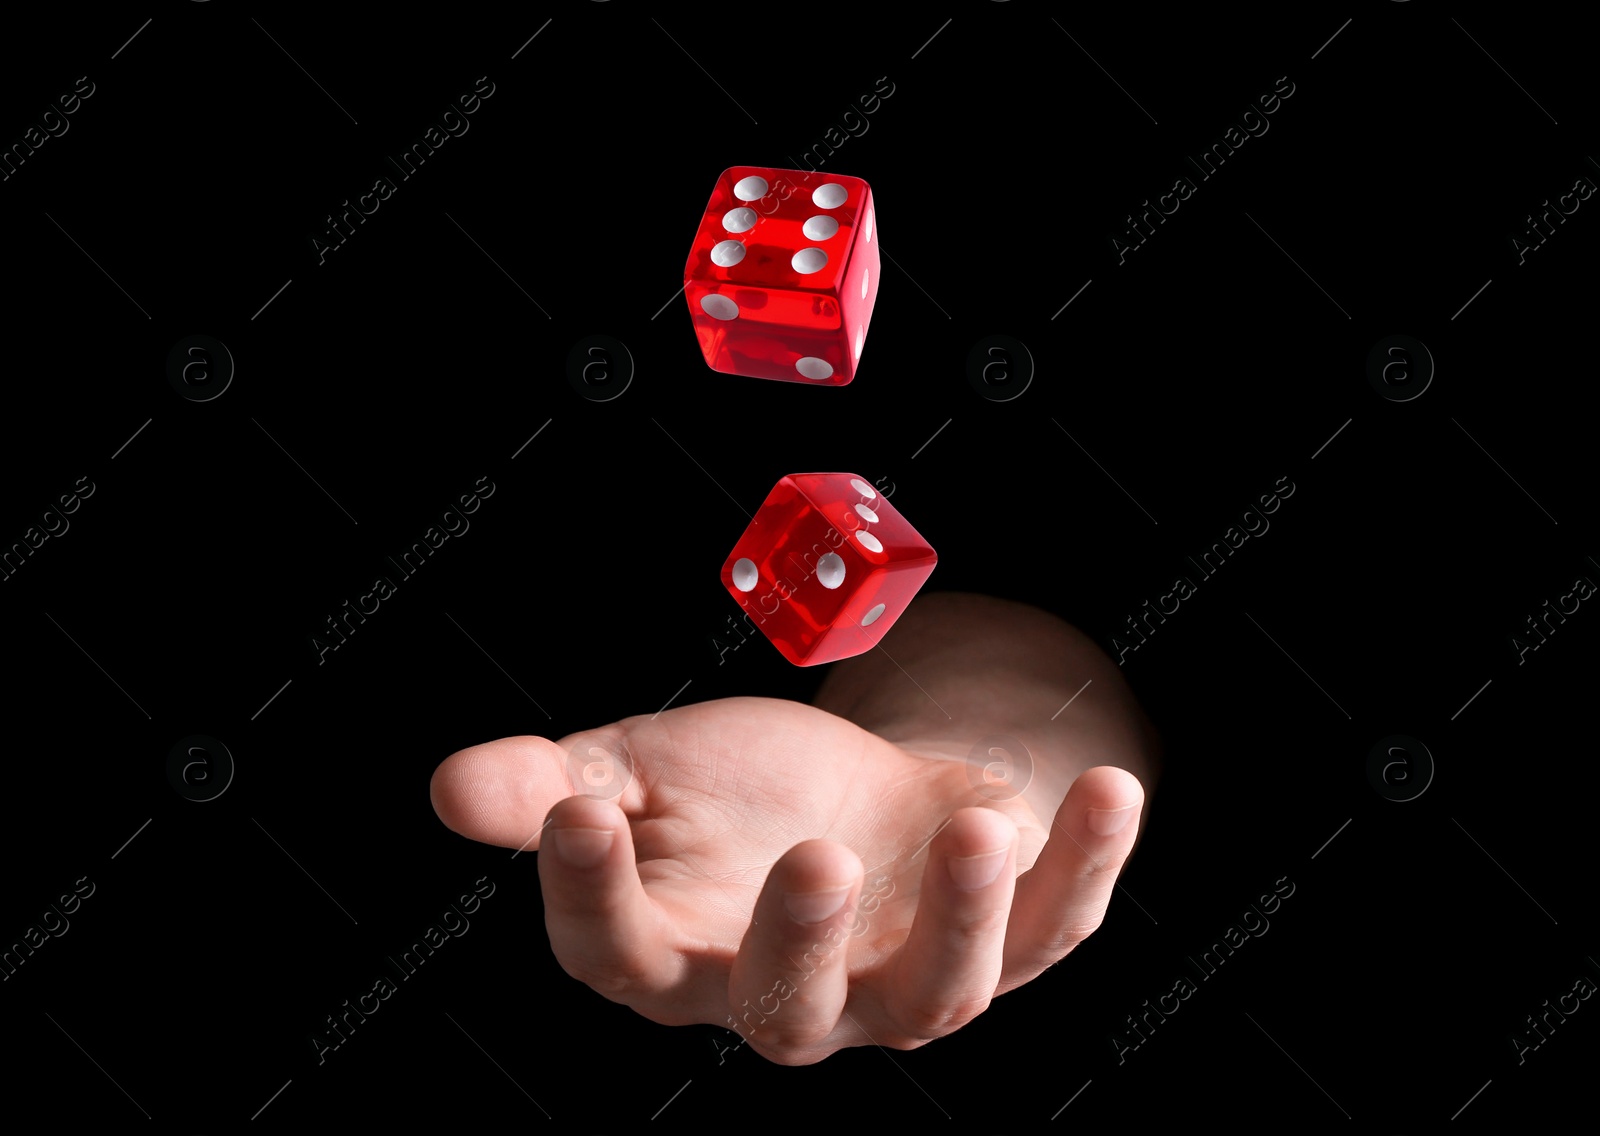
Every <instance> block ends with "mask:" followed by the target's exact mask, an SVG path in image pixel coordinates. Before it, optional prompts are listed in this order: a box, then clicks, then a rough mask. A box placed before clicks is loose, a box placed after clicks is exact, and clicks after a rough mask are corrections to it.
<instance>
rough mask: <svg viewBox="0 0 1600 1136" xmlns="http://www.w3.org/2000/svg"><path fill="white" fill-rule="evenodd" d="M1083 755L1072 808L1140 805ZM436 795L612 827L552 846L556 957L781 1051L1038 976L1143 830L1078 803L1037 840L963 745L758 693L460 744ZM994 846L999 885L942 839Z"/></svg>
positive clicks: (903, 1023) (476, 823) (495, 823)
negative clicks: (972, 870)
mask: <svg viewBox="0 0 1600 1136" xmlns="http://www.w3.org/2000/svg"><path fill="white" fill-rule="evenodd" d="M595 762H599V763H600V764H601V775H600V776H596V775H595V764H594V763H595ZM606 772H609V774H610V776H609V777H607V776H605V773H606ZM1091 774H1094V775H1098V776H1091ZM1091 774H1085V776H1084V777H1083V778H1080V781H1084V780H1088V781H1090V782H1091V783H1090V784H1089V785H1088V786H1087V787H1086V788H1085V791H1084V792H1083V793H1082V794H1079V793H1078V792H1077V790H1078V787H1077V786H1076V785H1075V786H1074V795H1078V796H1081V797H1083V798H1085V800H1084V801H1080V802H1079V805H1080V807H1079V808H1078V810H1077V812H1078V813H1079V814H1081V813H1083V808H1082V807H1081V806H1082V805H1084V804H1087V805H1088V807H1090V808H1094V807H1097V806H1099V807H1101V808H1104V807H1106V806H1107V805H1108V804H1115V805H1122V806H1124V808H1125V801H1127V800H1130V799H1131V800H1132V801H1133V802H1134V803H1135V804H1137V803H1138V801H1139V796H1138V795H1137V794H1138V783H1137V781H1135V780H1134V779H1133V778H1131V777H1129V776H1128V775H1127V774H1125V773H1122V772H1121V771H1120V770H1110V769H1100V770H1093V771H1091ZM597 781H599V782H601V784H595V782H597ZM1128 783H1131V787H1132V790H1133V793H1132V795H1130V793H1129V788H1130V786H1129V784H1128ZM574 793H579V794H584V793H587V794H600V795H602V796H603V797H609V798H611V799H610V800H603V799H596V798H595V797H592V796H586V795H576V796H575V795H574ZM1070 796H1071V795H1069V803H1070ZM434 798H435V804H436V807H438V808H439V811H440V814H441V816H443V817H444V819H445V820H446V822H447V823H450V824H451V826H452V827H454V828H456V829H457V830H458V831H463V832H465V833H467V834H468V835H474V836H476V837H478V838H479V839H486V840H491V841H493V842H496V843H502V844H507V845H510V846H514V847H518V846H530V847H542V841H541V840H540V839H539V838H538V837H536V838H535V839H534V840H533V841H532V842H529V840H528V834H529V833H530V832H532V831H534V830H535V829H536V828H539V826H540V825H541V823H544V824H546V825H547V826H548V827H547V828H546V829H541V830H540V836H541V837H542V836H547V835H548V828H553V829H555V830H557V831H561V832H565V831H567V830H572V829H578V830H589V831H590V832H591V833H592V832H594V831H595V830H602V829H610V830H612V831H613V832H614V833H615V837H614V838H613V843H612V845H611V847H610V848H609V849H608V850H607V851H606V852H604V854H603V857H602V859H601V861H600V863H598V864H596V865H594V866H592V867H575V866H572V865H569V864H566V863H564V862H563V860H562V858H561V857H559V856H557V855H556V854H555V852H554V851H553V850H545V851H541V855H540V857H539V860H540V863H539V871H540V876H541V880H542V882H543V884H544V892H545V904H546V925H547V929H548V931H549V933H550V938H551V944H552V949H553V950H554V951H555V953H556V957H557V958H558V960H560V962H561V964H562V966H563V968H564V969H566V970H567V972H568V973H569V974H571V975H573V976H574V977H576V978H579V979H580V980H582V981H584V982H586V983H587V984H588V985H590V986H591V987H593V988H594V989H596V990H597V991H599V992H600V993H601V994H603V995H605V996H606V997H608V998H611V999H612V1000H613V1001H618V1002H622V1003H624V1004H626V1005H628V1006H631V1007H632V1008H633V1009H635V1010H636V1011H638V1012H639V1013H641V1014H643V1015H644V1016H645V1017H648V1018H650V1019H652V1020H654V1021H657V1022H661V1023H663V1024H668V1025H678V1024H689V1023H696V1022H703V1023H714V1024H723V1025H730V1026H731V1027H732V1028H735V1029H737V1030H738V1031H739V1032H740V1034H741V1035H742V1036H743V1037H745V1039H746V1040H747V1041H749V1042H750V1043H751V1044H752V1046H753V1047H754V1048H756V1049H757V1050H758V1051H760V1052H762V1053H763V1054H764V1055H766V1056H768V1057H770V1058H772V1059H774V1060H778V1061H782V1062H785V1063H793V1064H801V1063H808V1062H811V1061H816V1060H820V1059H821V1058H822V1057H824V1056H827V1055H828V1054H829V1053H831V1052H833V1051H835V1050H836V1049H838V1048H841V1047H844V1046H848V1045H862V1044H871V1043H873V1042H876V1043H878V1044H883V1045H888V1046H892V1047H896V1048H913V1047H915V1046H917V1045H921V1044H924V1043H925V1042H926V1041H928V1040H931V1039H932V1038H934V1037H938V1036H942V1035H943V1034H945V1033H948V1032H950V1030H952V1029H954V1028H958V1027H959V1026H960V1025H962V1024H964V1023H965V1022H966V1021H968V1020H970V1019H971V1018H972V1017H973V1016H975V1015H976V1014H977V1013H979V1012H981V1011H982V1009H984V1008H985V1007H986V1006H987V1005H988V1002H989V999H990V998H992V997H993V996H994V995H995V994H997V993H1000V992H1004V991H1005V990H1009V989H1011V988H1014V987H1015V986H1019V985H1021V984H1023V983H1024V982H1026V981H1028V980H1030V979H1031V978H1033V977H1034V976H1036V975H1037V974H1038V973H1039V972H1040V971H1041V970H1042V969H1044V968H1045V967H1046V966H1049V965H1051V964H1052V963H1054V962H1055V961H1058V960H1059V958H1060V957H1061V956H1062V955H1064V954H1065V953H1066V952H1067V951H1068V950H1070V949H1071V947H1072V946H1073V945H1075V943H1076V942H1077V941H1080V940H1081V939H1082V938H1083V937H1084V936H1086V935H1087V934H1088V933H1089V932H1090V931H1092V930H1093V929H1094V927H1095V926H1096V925H1098V923H1099V919H1100V915H1101V914H1102V913H1103V910H1104V903H1105V901H1106V900H1107V899H1109V889H1110V887H1111V885H1112V882H1113V881H1114V878H1115V870H1116V869H1118V868H1120V866H1121V862H1122V859H1123V858H1124V857H1125V855H1126V851H1127V849H1128V848H1129V847H1131V842H1132V836H1133V833H1132V831H1127V832H1125V833H1119V834H1116V835H1112V836H1101V835H1095V834H1094V833H1092V832H1090V831H1089V830H1088V829H1086V828H1085V827H1084V825H1083V823H1082V821H1081V819H1080V820H1079V823H1076V824H1073V823H1072V822H1071V820H1070V818H1069V820H1068V823H1067V824H1066V825H1063V824H1062V823H1061V822H1060V820H1059V819H1058V820H1057V821H1056V823H1055V825H1054V828H1053V831H1054V835H1055V838H1056V839H1055V842H1054V843H1050V842H1049V838H1050V836H1051V833H1052V825H1051V823H1050V822H1049V821H1041V820H1040V818H1039V817H1038V816H1036V815H1035V813H1034V811H1033V809H1032V808H1031V807H1030V806H1029V804H1028V803H1027V802H1026V801H1025V800H1024V799H1023V798H1022V797H1020V796H1015V797H1011V798H1010V799H1007V800H991V799H989V798H987V797H985V796H984V795H983V794H981V793H979V792H978V790H977V789H976V787H975V786H974V784H973V780H972V778H971V771H970V767H969V766H968V765H967V764H966V763H965V762H963V761H959V760H954V761H953V760H950V759H948V758H941V757H936V756H931V755H925V754H920V753H915V752H911V751H908V750H907V749H904V748H902V747H900V746H897V745H894V744H892V743H890V742H888V741H885V740H884V739H882V738H879V737H877V736H876V735H874V734H871V733H869V732H867V731H865V730H863V729H861V728H860V727H858V726H856V725H854V724H852V723H850V722H848V721H846V720H845V719H843V718H839V717H836V716H834V715H832V714H829V713H826V712H825V711H822V710H819V709H816V708H815V707H811V706H806V705H803V704H800V703H795V702H784V701H777V700H773V699H758V698H735V699H724V700H721V701H716V702H709V703H703V704H700V705H695V706H689V707H684V708H681V709H678V710H672V711H668V712H665V713H662V714H660V715H658V716H656V717H655V718H653V719H651V718H633V719H627V720H625V721H623V722H620V723H617V724H616V725H614V726H611V727H608V728H606V729H603V730H599V731H594V732H591V733H585V734H580V735H573V736H571V737H568V738H564V739H561V740H560V742H559V743H557V742H550V741H546V740H544V739H539V738H521V739H506V740H504V741H501V742H495V743H490V744H489V745H488V746H479V747H475V748H474V749H471V750H465V751H463V752H462V753H460V754H457V755H455V756H454V757H452V758H451V759H450V760H449V761H448V762H446V763H445V765H444V766H442V767H441V769H440V772H439V774H438V775H436V777H435V783H434ZM1103 798H1117V799H1116V800H1115V801H1108V800H1105V799H1103ZM619 807H620V810H621V812H620V815H619V814H618V812H617V809H618V808H619ZM1065 811H1066V806H1063V812H1065ZM547 813H548V816H549V819H548V821H547V822H546V821H545V816H546V814H547ZM623 818H625V823H623ZM1069 829H1073V830H1075V831H1069ZM996 849H999V850H1000V856H1001V857H1002V859H1003V863H1001V864H1000V866H999V871H998V874H997V875H996V876H995V878H994V880H993V882H992V883H989V884H986V885H983V886H979V887H976V888H961V887H958V886H956V884H955V883H954V880H955V878H956V877H955V875H954V874H953V871H954V869H953V868H952V867H951V866H950V864H949V861H951V860H952V859H955V860H966V859H970V858H972V857H974V856H975V855H976V854H979V853H989V852H993V851H994V850H996ZM1047 849H1048V850H1049V852H1048V854H1046V855H1044V856H1043V858H1042V861H1041V853H1045V852H1046V850H1047ZM1036 864H1038V865H1039V870H1038V871H1033V870H1032V869H1034V868H1035V866H1036ZM1023 873H1027V874H1026V875H1023ZM1019 876H1020V877H1021V878H1020V879H1019V878H1018V877H1019ZM968 882H969V883H970V882H971V881H970V880H969V881H968ZM838 885H848V888H849V890H848V893H847V894H846V896H845V898H844V902H843V904H842V906H841V907H840V908H839V909H838V911H837V913H836V914H834V915H832V916H827V917H824V918H823V919H821V920H819V921H817V922H814V923H802V922H798V921H797V920H796V919H795V918H793V917H792V915H791V909H790V908H789V907H788V906H787V905H786V904H785V896H787V895H792V894H795V893H800V894H802V895H815V894H816V893H818V892H821V891H824V890H829V889H836V888H837V887H838ZM1014 900H1015V903H1014V902H1013V901H1014ZM813 914H814V912H813Z"/></svg>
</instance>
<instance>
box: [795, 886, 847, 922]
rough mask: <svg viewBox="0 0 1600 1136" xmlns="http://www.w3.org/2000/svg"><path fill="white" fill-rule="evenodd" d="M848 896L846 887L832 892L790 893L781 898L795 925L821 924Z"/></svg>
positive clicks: (842, 904) (841, 905)
mask: <svg viewBox="0 0 1600 1136" xmlns="http://www.w3.org/2000/svg"><path fill="white" fill-rule="evenodd" d="M849 896H850V889H849V888H848V887H843V888H838V889H836V890H834V891H808V892H804V893H800V892H791V893H790V894H788V895H786V896H784V897H783V906H784V907H785V908H787V909H788V912H789V918H791V919H793V920H794V921H795V922H796V923H821V922H822V921H823V920H824V919H826V918H827V917H828V916H830V915H832V914H833V913H834V912H836V911H838V910H839V908H841V907H843V906H844V901H845V900H846V899H848V898H849Z"/></svg>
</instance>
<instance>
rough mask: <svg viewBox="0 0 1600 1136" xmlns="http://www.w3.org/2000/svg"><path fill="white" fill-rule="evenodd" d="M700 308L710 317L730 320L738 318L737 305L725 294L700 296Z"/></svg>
mask: <svg viewBox="0 0 1600 1136" xmlns="http://www.w3.org/2000/svg"><path fill="white" fill-rule="evenodd" d="M700 310H701V311H703V312H705V314H706V315H708V316H710V317H711V318H712V319H719V320H731V319H737V318H739V305H738V304H736V303H734V302H733V301H732V300H730V299H728V297H726V296H718V295H715V294H713V295H710V296H703V297H701V299H700Z"/></svg>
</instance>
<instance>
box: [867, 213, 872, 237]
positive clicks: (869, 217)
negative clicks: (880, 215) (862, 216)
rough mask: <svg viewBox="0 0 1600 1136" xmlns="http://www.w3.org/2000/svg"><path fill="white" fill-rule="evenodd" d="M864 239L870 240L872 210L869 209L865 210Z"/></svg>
mask: <svg viewBox="0 0 1600 1136" xmlns="http://www.w3.org/2000/svg"><path fill="white" fill-rule="evenodd" d="M866 239H867V240H869V241H870V240H871V239H872V210H871V209H870V208H869V209H868V210H867V224H866Z"/></svg>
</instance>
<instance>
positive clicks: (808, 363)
mask: <svg viewBox="0 0 1600 1136" xmlns="http://www.w3.org/2000/svg"><path fill="white" fill-rule="evenodd" d="M794 369H795V370H797V371H799V372H800V374H801V375H802V376H804V377H805V378H808V379H826V378H829V377H831V376H832V375H833V364H832V363H830V362H828V361H827V360H826V359H818V358H817V357H816V356H815V355H807V356H806V357H805V358H804V359H798V360H796V361H795V365H794Z"/></svg>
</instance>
